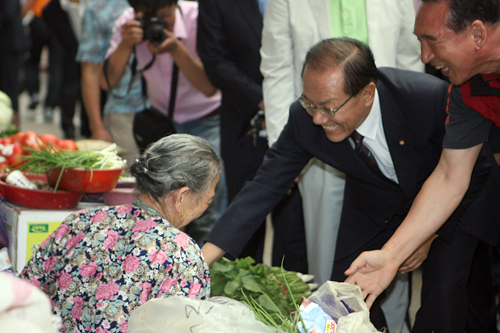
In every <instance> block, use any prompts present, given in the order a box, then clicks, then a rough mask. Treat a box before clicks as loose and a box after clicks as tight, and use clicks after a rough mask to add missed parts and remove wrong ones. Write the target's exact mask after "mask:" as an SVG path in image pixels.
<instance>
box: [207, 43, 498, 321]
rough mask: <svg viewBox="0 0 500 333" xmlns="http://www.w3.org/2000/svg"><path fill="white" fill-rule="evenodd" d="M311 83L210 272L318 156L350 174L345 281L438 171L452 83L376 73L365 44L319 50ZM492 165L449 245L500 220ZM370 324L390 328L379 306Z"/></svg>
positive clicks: (483, 164) (308, 67) (220, 237)
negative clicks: (460, 232)
mask: <svg viewBox="0 0 500 333" xmlns="http://www.w3.org/2000/svg"><path fill="white" fill-rule="evenodd" d="M303 82H304V83H303V86H304V89H303V94H302V96H301V97H300V98H299V100H298V101H296V102H294V103H293V104H292V105H291V108H290V117H289V120H288V123H287V125H286V126H285V128H284V130H283V132H282V133H281V135H280V137H279V139H278V141H276V143H275V144H274V145H273V146H272V147H271V148H269V150H268V152H267V153H266V157H265V158H264V162H263V164H262V166H261V167H260V168H259V171H257V174H256V176H255V178H254V179H253V180H252V181H251V182H249V183H247V184H246V185H245V186H244V187H243V189H242V190H241V191H240V193H238V195H237V196H236V198H235V199H234V200H233V202H232V203H231V205H230V206H229V207H228V209H227V210H226V213H225V214H224V216H223V217H222V218H221V219H220V220H219V222H218V223H217V224H216V225H215V226H214V228H213V229H212V232H211V233H210V234H209V236H208V237H207V243H205V245H204V246H203V248H202V250H203V254H204V257H205V259H206V260H207V262H208V263H209V264H210V263H212V262H213V261H214V260H216V259H217V258H219V257H220V256H221V255H223V254H224V253H226V252H227V254H228V255H229V256H230V257H235V256H237V255H238V253H239V251H241V249H242V248H243V246H244V245H245V243H246V241H247V240H248V237H249V236H248V235H249V234H251V233H250V232H252V231H253V230H255V229H256V228H257V227H258V226H259V224H260V223H261V219H262V217H263V216H265V215H267V213H268V212H269V211H270V210H271V209H272V207H273V206H274V205H275V204H276V203H277V202H278V201H279V200H280V198H281V196H282V195H283V194H284V193H285V192H286V191H288V189H289V186H290V184H291V183H292V182H293V181H294V179H295V177H297V176H298V174H299V173H300V172H301V170H302V168H303V167H304V166H305V165H306V164H307V163H308V162H309V160H310V159H311V158H312V157H316V158H318V159H319V160H321V161H324V162H325V163H327V164H328V165H332V166H335V167H336V168H338V169H339V170H341V171H343V172H345V173H346V191H345V196H344V204H343V209H342V217H341V223H340V227H339V233H338V238H337V247H336V251H335V259H334V260H335V261H334V263H333V270H332V275H331V279H332V280H334V281H343V280H344V279H345V275H344V271H345V269H347V268H348V267H349V265H350V264H351V263H352V261H353V260H354V259H355V258H356V257H357V256H358V255H359V254H361V252H363V251H365V250H369V249H377V248H380V247H381V246H382V245H383V244H384V242H385V241H386V240H387V239H389V238H390V237H391V235H392V234H393V233H394V231H395V230H396V229H397V227H398V226H399V225H400V223H401V222H402V220H403V219H404V217H405V216H406V213H407V211H408V209H409V208H410V205H411V203H412V201H413V199H414V198H415V196H416V195H417V193H418V191H419V189H420V186H421V185H422V184H423V182H424V181H425V179H426V178H427V177H428V175H429V174H430V173H431V172H432V170H433V168H434V167H435V166H436V164H437V163H438V161H439V156H440V154H441V144H442V140H443V136H444V134H445V119H446V113H445V109H446V101H447V91H448V84H447V83H446V82H444V81H442V80H439V79H437V78H435V77H433V76H431V75H428V74H423V73H417V72H413V71H404V70H399V69H395V68H388V67H380V68H378V69H377V68H376V66H375V63H374V60H373V56H372V54H371V52H370V51H369V49H368V48H367V47H366V45H365V44H364V43H361V42H359V41H357V40H353V39H348V38H333V39H327V40H324V41H321V42H319V43H318V44H317V45H315V46H313V48H311V50H310V51H309V52H308V54H307V56H306V59H305V65H304V70H303ZM325 101H327V102H325ZM494 163H495V162H494V158H493V155H492V154H491V153H488V150H487V149H486V148H485V150H484V151H483V152H482V153H481V159H480V161H479V162H478V165H477V167H476V170H475V172H474V177H473V180H472V182H471V190H470V192H469V193H468V195H467V196H466V198H465V199H464V200H463V202H462V203H461V205H460V208H459V209H457V211H456V213H455V214H454V215H453V216H452V218H451V219H450V221H449V222H448V224H447V226H446V228H444V229H443V230H441V231H440V233H439V237H438V238H437V239H440V238H442V239H446V240H449V239H450V237H452V236H453V233H454V231H455V228H456V226H457V224H458V223H460V224H469V223H472V222H476V221H477V219H478V218H482V219H489V220H491V221H498V218H499V216H498V215H499V213H500V212H498V209H496V208H494V207H498V206H500V197H499V198H496V199H495V200H491V195H492V194H494V193H495V191H497V190H498V189H500V175H499V170H498V168H496V167H495V168H494V167H492V166H493V164H494ZM433 240H434V236H429V238H428V240H427V241H426V242H425V244H423V245H422V246H421V247H420V248H419V251H417V252H415V254H414V255H412V256H411V258H409V259H408V260H406V261H405V263H404V264H403V266H402V271H403V272H406V271H409V270H411V269H412V268H414V267H416V266H418V265H419V264H420V263H421V262H422V261H423V260H424V259H425V257H426V254H427V250H428V248H429V246H430V245H431V243H432V241H433ZM429 258H430V255H429ZM426 282H427V281H424V284H425V283H426ZM480 282H481V281H480ZM479 285H482V284H481V283H479ZM481 296H484V295H481ZM489 296H490V297H491V295H489ZM405 310H406V309H405ZM401 317H402V318H399V319H400V320H401V319H403V318H404V317H405V314H404V313H402V314H401ZM371 320H372V322H373V324H374V325H375V326H376V327H377V328H378V329H380V328H382V327H384V326H385V324H386V323H385V312H382V311H381V309H380V300H378V301H377V303H376V304H374V305H373V306H372V309H371Z"/></svg>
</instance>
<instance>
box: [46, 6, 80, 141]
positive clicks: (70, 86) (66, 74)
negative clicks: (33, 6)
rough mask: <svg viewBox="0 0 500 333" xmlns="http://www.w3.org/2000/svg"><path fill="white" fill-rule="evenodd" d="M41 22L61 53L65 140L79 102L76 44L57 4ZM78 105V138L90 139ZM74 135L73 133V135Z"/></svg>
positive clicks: (62, 116) (49, 9)
mask: <svg viewBox="0 0 500 333" xmlns="http://www.w3.org/2000/svg"><path fill="white" fill-rule="evenodd" d="M42 18H43V20H44V22H45V24H46V25H47V27H48V28H49V30H50V31H51V33H52V34H53V36H55V37H56V38H57V39H58V41H59V43H60V44H61V45H62V47H63V49H64V51H65V52H64V59H63V76H62V86H61V98H60V106H61V127H62V129H63V131H64V134H65V136H66V137H68V138H71V136H72V134H73V136H74V125H73V116H74V115H75V106H76V103H77V101H79V100H80V101H81V92H80V64H79V63H77V62H76V61H75V57H76V53H77V51H78V41H77V39H76V36H75V34H74V32H73V29H72V27H71V23H70V21H69V18H68V15H67V14H66V12H65V11H64V10H63V9H62V8H61V5H60V3H59V1H58V0H51V1H50V2H49V3H48V4H47V5H46V6H45V8H44V9H43V14H42ZM80 104H81V107H82V108H81V113H80V117H81V118H80V119H81V134H82V136H86V137H90V128H89V124H88V118H87V113H86V112H85V109H84V107H83V103H80ZM72 132H73V133H72Z"/></svg>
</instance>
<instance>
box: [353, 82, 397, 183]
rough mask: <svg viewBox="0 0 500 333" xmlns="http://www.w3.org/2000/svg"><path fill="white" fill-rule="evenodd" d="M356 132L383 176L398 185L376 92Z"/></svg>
mask: <svg viewBox="0 0 500 333" xmlns="http://www.w3.org/2000/svg"><path fill="white" fill-rule="evenodd" d="M356 131H357V132H358V133H359V134H361V135H362V136H364V139H363V144H364V145H365V146H366V147H367V148H368V149H369V150H370V151H371V152H372V154H373V156H374V157H375V161H377V165H378V167H379V169H380V171H382V173H383V174H384V176H386V177H387V178H389V179H390V180H392V181H394V182H396V183H398V184H399V181H398V176H397V175H396V170H395V169H394V163H393V162H392V157H391V153H390V151H389V147H388V146H387V140H386V138H385V133H384V126H383V124H382V112H381V110H380V99H379V97H378V91H377V90H375V99H374V100H373V105H372V109H371V111H370V114H368V117H366V119H365V121H364V122H363V123H362V124H361V125H360V126H359V127H358V128H357V129H356ZM349 141H350V142H351V145H353V147H354V142H353V141H352V139H351V138H349Z"/></svg>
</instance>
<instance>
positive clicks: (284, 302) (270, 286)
mask: <svg viewBox="0 0 500 333" xmlns="http://www.w3.org/2000/svg"><path fill="white" fill-rule="evenodd" d="M254 264H255V261H254V260H253V259H252V258H251V257H247V258H243V259H237V260H234V261H231V260H229V259H226V258H221V259H219V260H218V261H217V262H215V263H213V264H212V266H210V274H211V283H212V292H211V294H212V296H226V297H229V298H232V299H235V300H238V301H241V302H245V303H247V304H248V305H249V306H250V308H251V309H252V310H253V311H254V313H255V315H256V316H257V318H258V319H259V320H261V321H262V322H264V323H265V324H267V325H271V326H273V327H277V328H281V329H283V330H285V329H284V328H285V327H288V328H290V327H292V326H293V319H292V316H291V314H292V313H293V312H295V311H297V310H298V305H297V304H300V302H301V299H302V296H305V295H306V294H305V292H306V291H308V290H309V289H310V288H309V285H308V284H307V283H305V282H303V281H302V279H301V278H300V277H299V276H298V275H297V273H296V272H289V271H286V270H284V269H283V268H281V267H270V266H267V265H264V264H255V265H254ZM285 331H288V332H295V331H289V330H285Z"/></svg>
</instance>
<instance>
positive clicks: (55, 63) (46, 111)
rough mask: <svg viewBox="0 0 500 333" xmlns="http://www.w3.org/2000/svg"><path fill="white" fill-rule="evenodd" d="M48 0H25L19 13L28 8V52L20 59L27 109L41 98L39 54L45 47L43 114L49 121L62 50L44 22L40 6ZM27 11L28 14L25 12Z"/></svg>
mask: <svg viewBox="0 0 500 333" xmlns="http://www.w3.org/2000/svg"><path fill="white" fill-rule="evenodd" d="M49 1H50V0H28V1H26V2H25V3H24V4H23V12H24V13H23V14H24V15H23V17H26V14H28V13H26V12H31V19H30V22H29V25H28V27H29V39H30V55H29V58H28V59H27V60H26V61H25V62H24V71H25V78H24V82H25V85H26V90H27V91H28V94H29V95H30V104H29V106H28V108H29V109H31V110H33V109H35V108H36V107H37V105H38V104H39V103H40V102H41V98H40V57H41V55H42V50H43V48H44V47H47V48H48V65H49V67H48V74H49V75H48V87H47V95H46V96H45V101H44V107H43V116H44V120H45V121H47V122H51V121H52V119H53V115H54V108H55V107H56V106H58V105H59V100H60V92H61V80H62V75H63V68H62V61H63V59H64V50H63V48H62V46H61V44H60V43H59V41H58V40H57V38H55V37H54V36H53V35H52V33H51V31H50V30H49V29H48V28H47V26H46V25H45V23H44V21H43V19H42V18H41V16H42V9H43V7H45V5H47V3H48V2H49ZM28 15H29V14H28Z"/></svg>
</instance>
